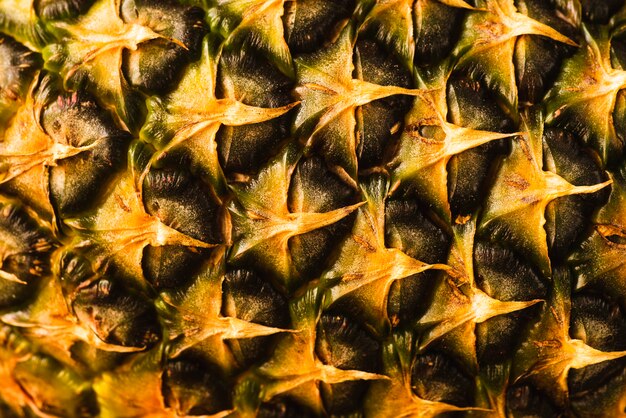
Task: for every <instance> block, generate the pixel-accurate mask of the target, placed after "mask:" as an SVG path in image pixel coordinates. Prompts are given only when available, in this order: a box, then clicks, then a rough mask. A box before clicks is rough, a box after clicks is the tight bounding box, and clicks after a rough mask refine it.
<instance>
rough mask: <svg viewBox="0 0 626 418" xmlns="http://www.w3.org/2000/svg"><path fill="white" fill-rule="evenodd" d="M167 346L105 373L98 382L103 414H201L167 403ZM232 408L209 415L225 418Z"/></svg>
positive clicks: (154, 417) (169, 417)
mask: <svg viewBox="0 0 626 418" xmlns="http://www.w3.org/2000/svg"><path fill="white" fill-rule="evenodd" d="M162 363H163V347H156V348H154V349H153V350H151V351H148V352H146V353H141V354H140V355H139V356H138V357H136V358H134V359H133V361H132V362H130V363H127V364H124V365H122V366H120V367H118V368H117V369H115V370H112V371H110V372H107V373H103V374H102V375H101V376H99V377H98V379H97V380H96V382H95V383H94V390H95V392H96V394H97V396H98V399H99V401H100V404H101V405H102V411H101V416H102V417H111V418H113V417H120V418H132V417H139V416H141V417H147V418H187V417H191V416H197V415H196V414H193V415H187V414H185V413H182V414H181V413H179V412H180V411H177V409H176V408H175V407H173V406H167V405H166V402H165V399H164V397H163V392H162V387H163V370H162ZM229 415H232V411H231V410H225V411H221V412H218V413H215V414H211V415H202V417H205V418H224V417H227V416H229Z"/></svg>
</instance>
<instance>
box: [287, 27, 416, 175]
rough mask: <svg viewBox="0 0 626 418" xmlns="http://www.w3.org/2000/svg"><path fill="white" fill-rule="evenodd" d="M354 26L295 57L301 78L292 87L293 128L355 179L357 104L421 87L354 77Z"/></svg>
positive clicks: (305, 140)
mask: <svg viewBox="0 0 626 418" xmlns="http://www.w3.org/2000/svg"><path fill="white" fill-rule="evenodd" d="M353 31H354V29H353V28H352V27H350V26H348V27H346V28H345V29H344V30H343V31H342V32H341V34H340V36H339V38H338V39H337V40H336V41H335V42H334V43H333V44H332V45H331V46H329V47H328V48H326V49H323V50H320V51H318V52H316V53H313V54H310V55H306V56H302V57H299V58H296V60H295V62H296V71H297V74H298V79H299V81H300V84H299V86H298V87H297V88H296V92H297V93H298V95H299V96H300V99H301V101H302V102H301V105H300V107H299V109H298V113H297V115H296V120H295V128H296V129H297V130H298V131H299V132H301V139H302V141H303V142H304V143H305V146H306V148H307V149H309V150H311V149H312V148H317V147H319V148H320V149H321V153H322V155H323V156H324V157H325V159H326V161H327V162H328V163H329V164H330V165H331V166H333V168H334V169H335V170H336V171H337V172H338V173H342V174H344V176H346V177H352V178H353V179H356V173H357V169H358V167H357V166H358V164H357V154H356V147H357V136H356V132H355V126H356V117H355V111H356V109H357V108H358V107H359V106H363V105H365V104H367V103H370V102H373V101H375V100H378V99H383V98H385V97H389V96H393V95H397V94H403V95H409V96H419V95H421V94H423V92H422V91H420V90H417V89H407V88H402V87H396V86H381V85H377V84H373V83H369V82H367V81H363V80H360V79H354V78H352V71H353V69H354V65H353V48H354V45H353V44H354V35H353V34H352V32H353Z"/></svg>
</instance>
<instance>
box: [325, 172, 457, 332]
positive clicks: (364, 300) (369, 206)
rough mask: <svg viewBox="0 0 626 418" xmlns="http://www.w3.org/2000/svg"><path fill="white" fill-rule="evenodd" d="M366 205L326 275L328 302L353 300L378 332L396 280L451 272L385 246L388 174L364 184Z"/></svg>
mask: <svg viewBox="0 0 626 418" xmlns="http://www.w3.org/2000/svg"><path fill="white" fill-rule="evenodd" d="M361 186H362V193H363V196H364V199H365V204H364V205H363V206H361V207H360V208H359V209H358V212H357V217H356V220H355V223H354V227H353V230H352V233H351V235H350V236H349V237H348V238H347V239H346V241H345V242H344V243H343V246H342V248H341V251H340V253H339V255H338V257H337V260H336V261H335V263H334V265H333V266H332V267H331V268H330V269H328V270H327V271H325V272H324V273H323V274H322V279H321V280H322V285H324V286H326V287H328V295H329V296H328V303H329V304H332V303H335V302H337V301H338V300H340V299H342V298H344V297H348V296H349V297H350V298H351V301H354V304H355V306H358V307H359V310H360V313H361V314H362V315H363V316H364V319H365V320H366V321H369V322H370V323H371V324H372V325H374V326H375V327H376V328H378V329H382V328H384V326H385V325H386V324H388V321H389V319H388V317H387V299H388V295H389V290H390V288H391V285H392V284H393V282H394V281H396V280H401V279H404V278H406V277H409V276H412V275H415V274H418V273H421V272H423V271H425V270H428V269H433V268H434V269H447V268H448V267H447V266H445V265H440V264H432V265H431V264H427V263H423V262H421V261H419V260H416V259H414V258H412V257H409V256H408V255H406V254H405V253H403V252H402V251H400V250H398V249H396V248H387V247H386V246H385V199H386V197H387V195H388V192H389V180H388V177H387V176H386V175H382V174H378V175H373V176H371V177H370V178H369V179H363V180H362V182H361Z"/></svg>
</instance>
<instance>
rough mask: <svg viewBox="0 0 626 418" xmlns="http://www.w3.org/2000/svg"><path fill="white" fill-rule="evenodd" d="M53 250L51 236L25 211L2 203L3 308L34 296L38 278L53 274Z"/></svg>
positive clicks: (0, 265)
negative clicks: (51, 258)
mask: <svg viewBox="0 0 626 418" xmlns="http://www.w3.org/2000/svg"><path fill="white" fill-rule="evenodd" d="M53 247H54V244H53V241H52V239H51V238H50V237H49V232H48V231H47V230H45V229H44V228H42V227H41V226H40V225H39V224H38V222H37V221H36V220H35V219H33V218H32V217H31V216H30V215H29V214H28V212H27V211H26V210H25V208H24V207H22V206H21V205H19V204H17V203H12V202H7V201H0V274H1V276H0V307H6V306H11V305H14V304H15V303H16V302H18V301H19V302H22V301H25V300H26V299H27V298H28V297H29V296H30V295H31V294H32V292H33V286H35V285H36V283H37V282H38V281H39V278H40V277H41V276H45V275H47V274H49V272H50V258H49V257H50V254H51V252H52V250H53ZM20 282H21V283H20Z"/></svg>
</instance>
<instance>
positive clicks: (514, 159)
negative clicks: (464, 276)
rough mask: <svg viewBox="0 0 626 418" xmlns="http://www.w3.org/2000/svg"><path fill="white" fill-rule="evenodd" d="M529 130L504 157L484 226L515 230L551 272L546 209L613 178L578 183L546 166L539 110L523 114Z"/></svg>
mask: <svg viewBox="0 0 626 418" xmlns="http://www.w3.org/2000/svg"><path fill="white" fill-rule="evenodd" d="M523 127H524V129H523V130H524V131H525V134H524V135H523V136H521V137H519V138H518V139H517V140H515V141H513V143H512V150H511V154H510V155H509V156H508V157H507V158H506V159H505V160H504V162H503V164H502V166H501V167H500V170H499V174H498V176H496V181H495V183H494V185H493V187H492V189H491V192H490V193H489V197H488V198H487V202H486V205H485V209H484V212H483V214H482V218H481V221H480V229H485V228H488V227H491V226H493V225H498V226H499V227H502V228H504V230H505V231H506V232H507V233H510V234H511V237H512V239H513V240H514V241H515V244H516V245H518V246H519V248H520V250H521V251H523V252H524V253H525V254H526V255H527V256H528V257H530V258H531V259H532V260H533V261H534V262H535V263H537V265H539V266H540V268H541V270H542V272H543V273H544V274H545V275H546V276H550V271H551V267H550V259H549V257H548V244H547V241H546V231H545V230H544V228H543V226H544V224H545V222H546V218H545V209H546V206H547V205H548V203H549V202H551V201H552V200H554V199H557V198H559V197H562V196H568V195H573V194H580V193H594V192H596V191H598V190H600V189H602V188H603V187H606V186H608V185H609V184H610V183H611V181H610V180H609V181H606V182H604V183H600V184H595V185H591V186H574V185H572V184H570V183H569V182H567V181H566V180H565V179H564V178H563V177H561V176H559V175H558V174H556V173H554V172H552V171H545V170H544V169H543V148H542V137H543V120H542V116H541V114H540V113H539V112H535V111H532V110H531V111H529V112H528V113H527V114H526V115H525V116H524V117H523Z"/></svg>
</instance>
